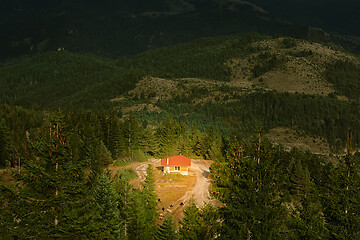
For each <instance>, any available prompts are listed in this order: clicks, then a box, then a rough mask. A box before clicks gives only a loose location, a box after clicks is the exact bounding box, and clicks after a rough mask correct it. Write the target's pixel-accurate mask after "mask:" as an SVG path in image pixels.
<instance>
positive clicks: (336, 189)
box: [323, 134, 360, 239]
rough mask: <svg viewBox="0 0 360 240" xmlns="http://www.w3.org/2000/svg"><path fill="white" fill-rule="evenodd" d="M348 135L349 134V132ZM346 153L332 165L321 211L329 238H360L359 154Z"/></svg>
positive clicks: (349, 146) (348, 148)
mask: <svg viewBox="0 0 360 240" xmlns="http://www.w3.org/2000/svg"><path fill="white" fill-rule="evenodd" d="M349 135H350V134H349ZM350 143H351V137H349V141H348V147H347V150H348V151H347V154H346V155H345V156H344V157H343V158H341V159H339V164H338V165H337V166H336V167H334V168H333V169H332V172H331V177H330V179H331V181H330V183H329V185H328V186H327V187H328V188H327V191H326V192H325V195H324V201H323V205H324V208H325V209H324V215H325V219H326V222H327V223H328V224H327V226H328V230H329V232H330V238H331V239H360V215H359V213H360V157H359V156H358V155H354V154H352V152H351V151H352V150H351V145H350Z"/></svg>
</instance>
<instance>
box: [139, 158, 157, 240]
mask: <svg viewBox="0 0 360 240" xmlns="http://www.w3.org/2000/svg"><path fill="white" fill-rule="evenodd" d="M142 198H143V201H144V206H145V219H146V223H147V232H148V236H149V237H153V236H154V235H155V231H156V228H155V227H156V225H155V224H156V216H157V209H156V205H157V197H156V193H155V177H154V166H153V165H151V164H150V165H149V166H148V168H147V169H146V179H145V182H144V183H143V190H142Z"/></svg>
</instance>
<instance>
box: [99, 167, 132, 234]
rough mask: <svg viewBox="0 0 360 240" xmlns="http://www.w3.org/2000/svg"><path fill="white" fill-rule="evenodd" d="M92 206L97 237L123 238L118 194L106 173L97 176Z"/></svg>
mask: <svg viewBox="0 0 360 240" xmlns="http://www.w3.org/2000/svg"><path fill="white" fill-rule="evenodd" d="M93 203H94V207H95V216H94V219H93V220H94V221H96V224H94V225H95V226H97V228H96V230H97V236H96V238H97V239H124V238H125V233H124V227H123V221H122V219H121V218H120V212H119V208H118V205H119V202H118V196H117V193H116V191H115V188H114V186H113V185H112V182H111V180H110V177H109V176H108V175H107V174H102V175H100V176H99V179H98V183H97V185H96V187H95V190H94V200H93Z"/></svg>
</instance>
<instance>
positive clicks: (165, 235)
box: [156, 214, 179, 240]
mask: <svg viewBox="0 0 360 240" xmlns="http://www.w3.org/2000/svg"><path fill="white" fill-rule="evenodd" d="M156 239H158V240H169V239H171V240H177V239H179V236H178V234H177V232H176V226H175V223H174V217H173V216H172V215H171V214H166V215H165V218H164V222H163V224H162V225H161V226H160V228H159V230H158V232H157V236H156Z"/></svg>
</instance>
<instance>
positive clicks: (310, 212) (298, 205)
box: [289, 168, 329, 240]
mask: <svg viewBox="0 0 360 240" xmlns="http://www.w3.org/2000/svg"><path fill="white" fill-rule="evenodd" d="M301 175H302V178H300V179H301V184H298V185H297V186H296V195H293V196H294V197H296V198H295V199H296V200H295V201H294V204H295V209H293V211H292V214H291V218H290V219H289V228H290V229H291V231H290V235H289V237H290V238H291V239H309V240H310V239H328V237H329V236H328V231H327V229H326V223H325V219H324V216H323V208H322V205H321V202H320V193H319V190H318V189H317V187H316V185H315V184H314V183H313V182H312V181H311V179H310V173H309V171H308V169H307V168H305V169H304V170H303V173H302V174H301ZM295 176H296V175H295Z"/></svg>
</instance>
